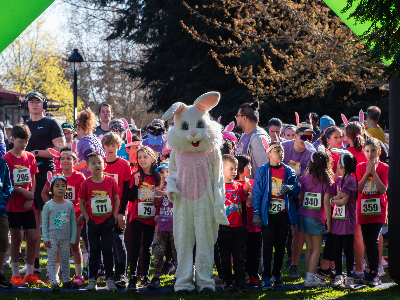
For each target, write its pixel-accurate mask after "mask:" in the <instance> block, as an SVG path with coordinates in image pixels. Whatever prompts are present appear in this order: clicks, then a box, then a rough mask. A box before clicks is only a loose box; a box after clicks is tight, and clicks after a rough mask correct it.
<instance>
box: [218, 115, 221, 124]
mask: <svg viewBox="0 0 400 300" xmlns="http://www.w3.org/2000/svg"><path fill="white" fill-rule="evenodd" d="M217 123H218V124H220V123H221V116H219V118H218V120H217Z"/></svg>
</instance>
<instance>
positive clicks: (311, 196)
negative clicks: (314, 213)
mask: <svg viewBox="0 0 400 300" xmlns="http://www.w3.org/2000/svg"><path fill="white" fill-rule="evenodd" d="M303 208H305V209H321V193H309V192H306V193H305V195H304V199H303Z"/></svg>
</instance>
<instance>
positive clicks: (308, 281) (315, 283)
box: [304, 276, 326, 287]
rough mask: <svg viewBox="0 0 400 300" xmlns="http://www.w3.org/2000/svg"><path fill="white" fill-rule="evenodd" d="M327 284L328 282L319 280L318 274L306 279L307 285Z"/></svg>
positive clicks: (305, 283) (318, 285) (305, 284)
mask: <svg viewBox="0 0 400 300" xmlns="http://www.w3.org/2000/svg"><path fill="white" fill-rule="evenodd" d="M325 285H326V282H325V281H322V280H319V279H318V278H317V277H316V276H314V277H313V279H306V280H304V286H305V287H320V286H325Z"/></svg>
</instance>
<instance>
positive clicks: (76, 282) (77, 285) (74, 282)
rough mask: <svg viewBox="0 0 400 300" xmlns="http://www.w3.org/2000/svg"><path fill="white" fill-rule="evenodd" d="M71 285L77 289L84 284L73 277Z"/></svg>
mask: <svg viewBox="0 0 400 300" xmlns="http://www.w3.org/2000/svg"><path fill="white" fill-rule="evenodd" d="M72 284H73V285H74V287H79V286H82V285H84V284H85V281H84V280H83V279H82V278H81V277H79V276H76V275H75V276H74V279H73V280H72Z"/></svg>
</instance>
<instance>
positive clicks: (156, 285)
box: [147, 277, 161, 290]
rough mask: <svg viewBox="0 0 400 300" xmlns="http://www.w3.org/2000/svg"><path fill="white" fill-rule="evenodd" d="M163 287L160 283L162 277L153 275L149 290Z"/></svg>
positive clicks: (148, 286)
mask: <svg viewBox="0 0 400 300" xmlns="http://www.w3.org/2000/svg"><path fill="white" fill-rule="evenodd" d="M160 287H161V283H160V277H153V278H152V279H151V281H150V283H149V284H148V285H147V288H148V289H149V290H156V289H159V288H160Z"/></svg>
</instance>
